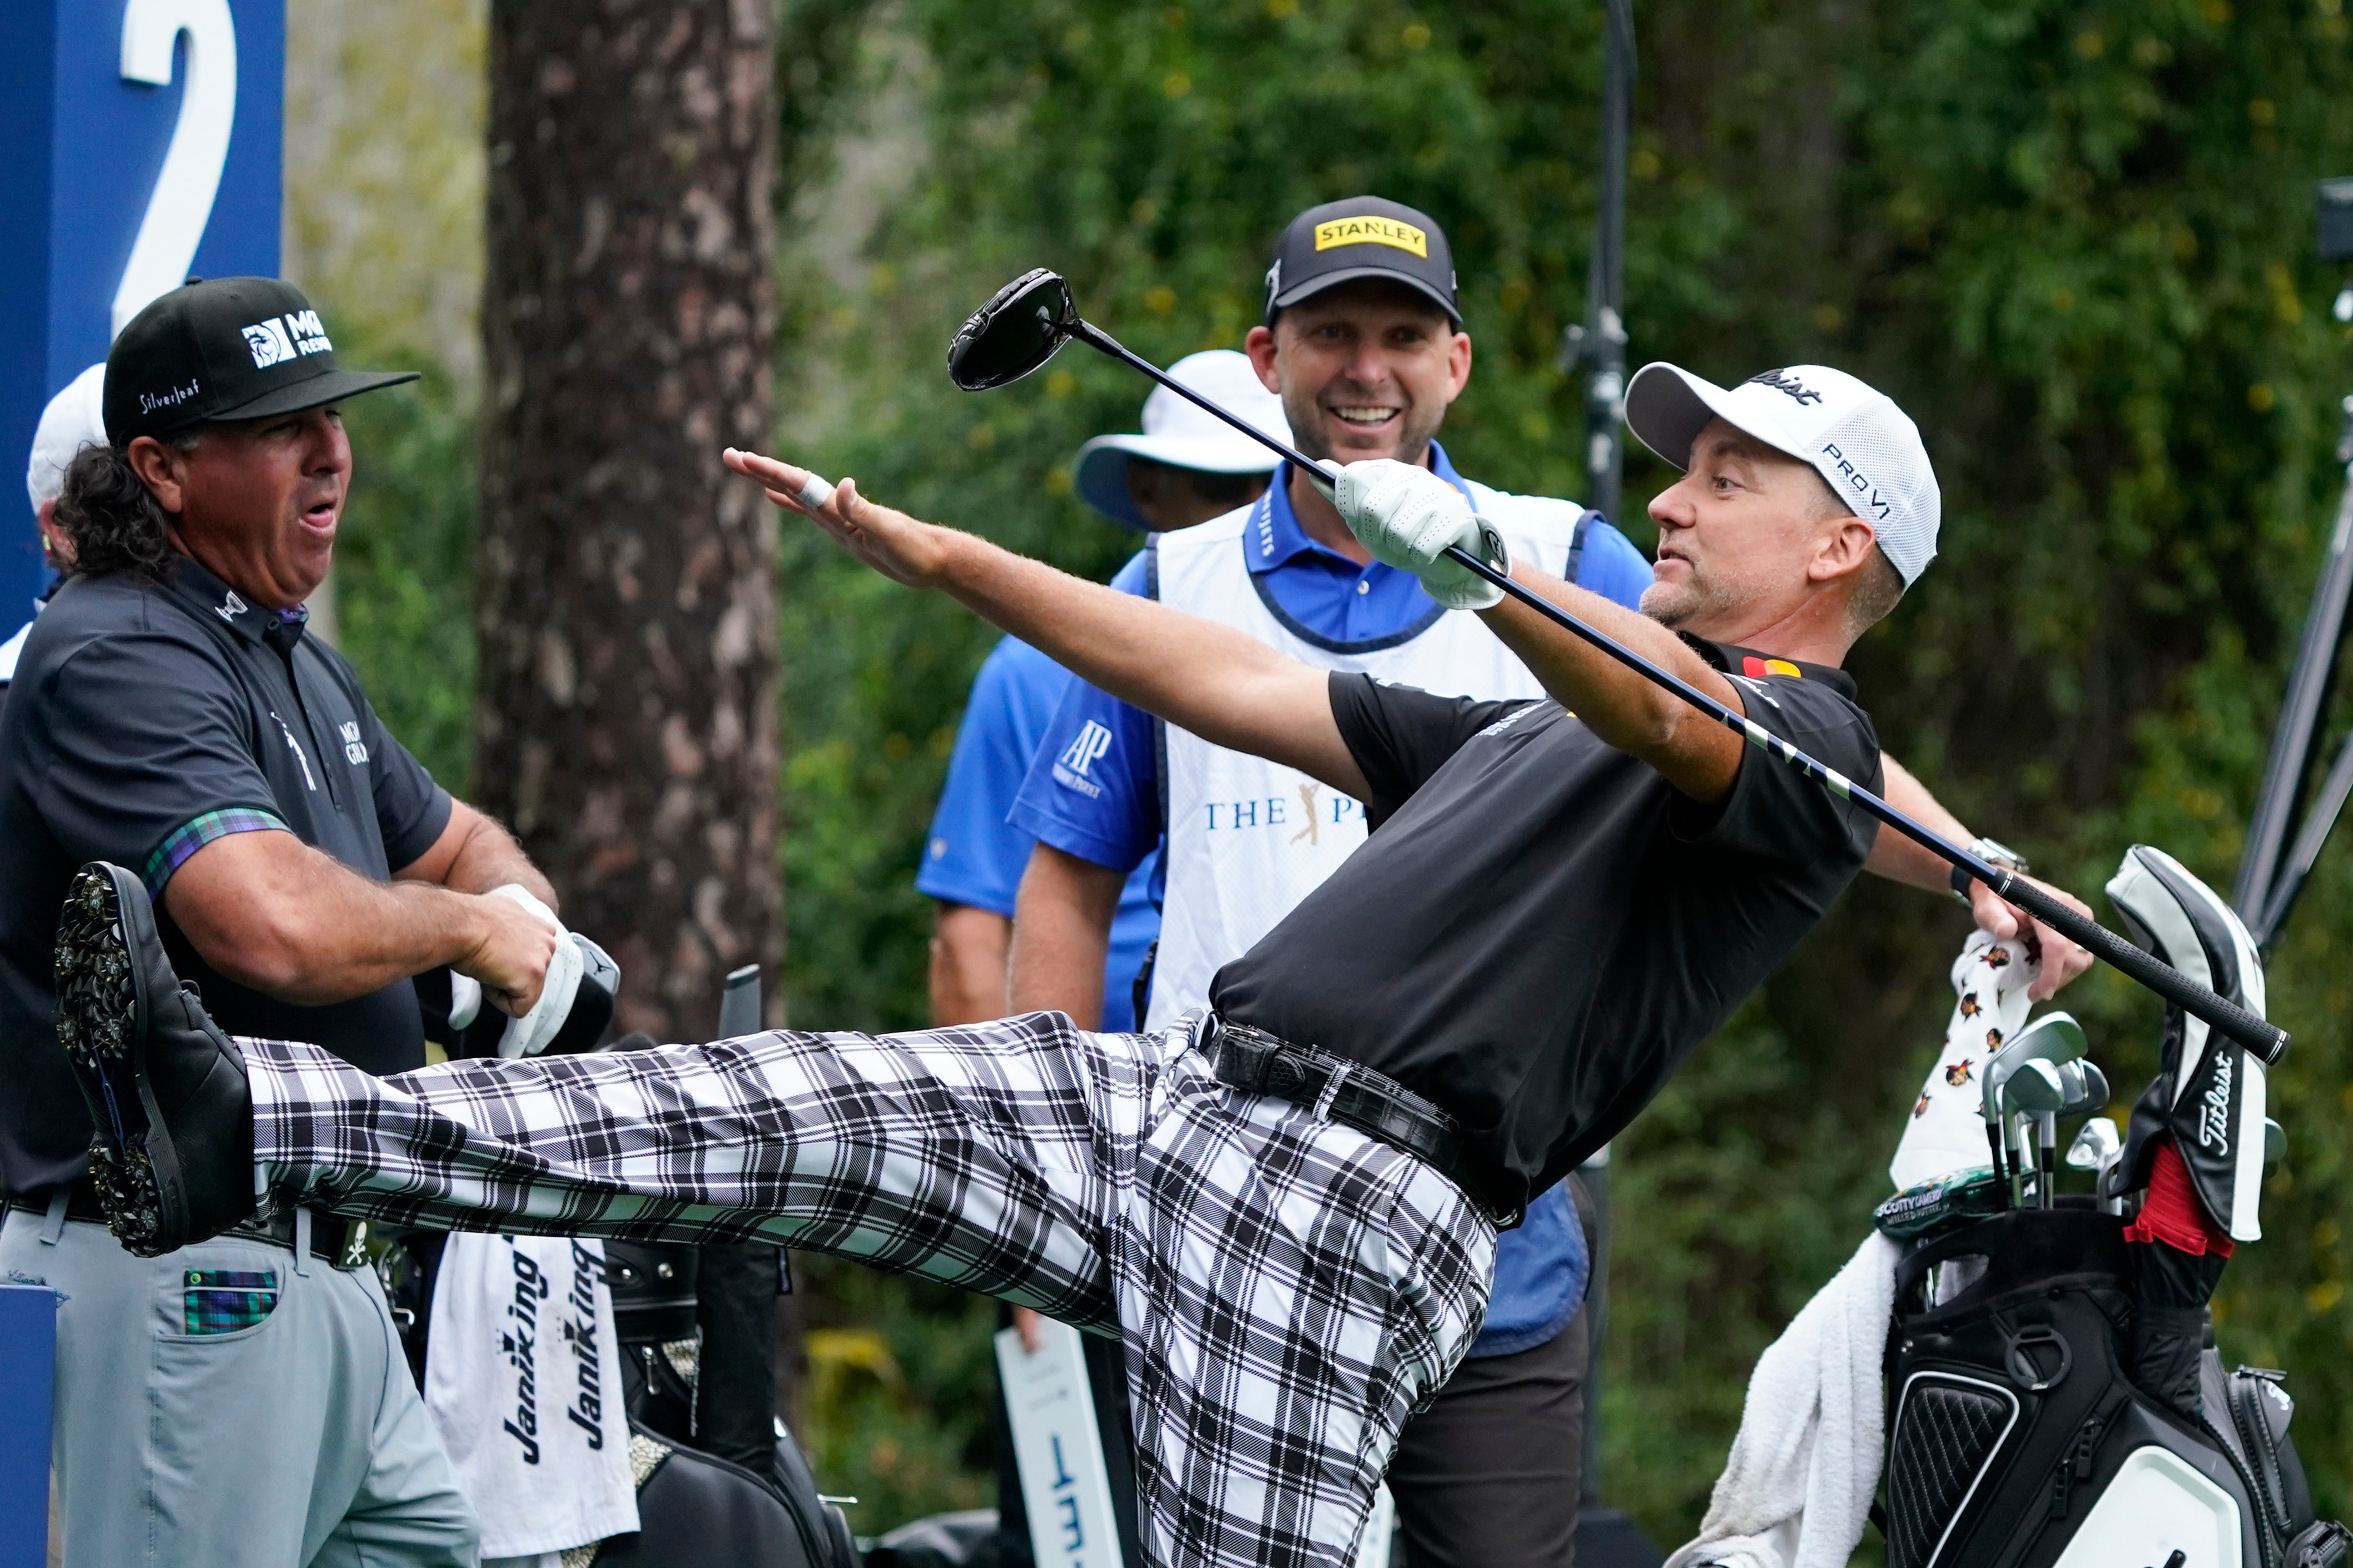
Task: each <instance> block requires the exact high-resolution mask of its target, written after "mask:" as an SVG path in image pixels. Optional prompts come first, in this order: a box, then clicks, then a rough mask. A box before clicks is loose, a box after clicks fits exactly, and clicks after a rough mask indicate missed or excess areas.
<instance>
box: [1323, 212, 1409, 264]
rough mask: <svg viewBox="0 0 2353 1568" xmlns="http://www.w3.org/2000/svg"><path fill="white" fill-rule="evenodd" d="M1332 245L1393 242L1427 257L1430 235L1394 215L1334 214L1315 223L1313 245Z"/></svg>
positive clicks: (1402, 248)
mask: <svg viewBox="0 0 2353 1568" xmlns="http://www.w3.org/2000/svg"><path fill="white" fill-rule="evenodd" d="M1335 245H1394V246H1396V247H1398V249H1399V250H1410V251H1412V252H1413V253H1414V254H1415V255H1416V256H1419V257H1420V258H1422V259H1423V260H1425V261H1427V260H1429V259H1430V236H1428V235H1426V234H1424V233H1422V232H1421V230H1419V229H1418V228H1416V227H1414V226H1413V225H1411V224H1409V223H1399V222H1398V220H1397V219H1395V218H1393V217H1335V218H1334V219H1333V220H1332V221H1331V222H1330V223H1319V224H1317V225H1316V226H1315V248H1316V249H1318V250H1329V249H1331V248H1332V247H1334V246H1335Z"/></svg>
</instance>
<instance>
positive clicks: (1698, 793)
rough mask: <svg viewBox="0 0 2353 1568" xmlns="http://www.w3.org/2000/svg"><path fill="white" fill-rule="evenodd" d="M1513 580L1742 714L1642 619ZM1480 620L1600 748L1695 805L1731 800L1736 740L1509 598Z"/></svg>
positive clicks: (1721, 681) (1590, 599)
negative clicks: (1659, 778) (1637, 763)
mask: <svg viewBox="0 0 2353 1568" xmlns="http://www.w3.org/2000/svg"><path fill="white" fill-rule="evenodd" d="M1512 579H1513V581H1514V582H1516V583H1519V584H1522V585H1524V586H1525V587H1529V588H1533V589H1535V591H1536V593H1537V594H1538V595H1541V596H1542V597H1544V598H1546V599H1549V600H1551V601H1552V602H1553V603H1554V604H1556V605H1559V606H1560V607H1561V608H1562V609H1564V610H1567V612H1568V613H1569V614H1571V615H1573V616H1576V617H1577V619H1578V620H1580V621H1583V622H1584V623H1585V624H1586V625H1587V626H1591V627H1593V628H1594V629H1595V630H1597V631H1601V632H1606V633H1608V634H1609V636H1610V637H1613V638H1615V639H1616V640H1617V641H1618V642H1619V643H1620V644H1622V645H1623V646H1625V647H1630V648H1632V649H1633V650H1634V651H1635V652H1636V653H1639V654H1641V656H1642V657H1643V658H1647V659H1649V660H1650V661H1651V663H1652V664H1655V665H1657V666H1659V667H1660V668H1662V669H1664V670H1666V671H1667V672H1668V673H1670V674H1672V675H1677V676H1681V677H1682V678H1683V679H1684V680H1686V681H1688V682H1690V683H1691V684H1692V685H1694V686H1696V687H1698V688H1699V689H1701V690H1702V691H1704V692H1705V693H1707V694H1708V695H1709V696H1710V697H1713V698H1715V700H1717V701H1719V702H1721V703H1723V704H1724V705H1725V707H1727V708H1730V709H1731V710H1733V711H1735V712H1736V713H1737V712H1746V707H1745V706H1744V705H1743V704H1742V702H1741V700H1740V690H1739V688H1738V687H1736V686H1735V685H1734V684H1733V683H1732V682H1731V681H1729V680H1726V679H1725V678H1724V677H1723V676H1722V675H1721V674H1719V673H1718V672H1717V670H1716V668H1715V666H1714V665H1711V664H1709V663H1708V662H1707V661H1706V660H1705V659H1704V658H1700V656H1699V655H1697V654H1695V653H1694V652H1693V651H1692V650H1691V648H1690V647H1688V646H1686V645H1685V644H1684V642H1683V639H1682V638H1681V637H1677V636H1675V634H1674V633H1672V632H1671V631H1669V630H1667V628H1666V627H1664V626H1661V625H1660V624H1659V623H1658V622H1656V621H1654V620H1652V619H1651V618H1650V617H1649V616H1644V615H1641V614H1639V613H1638V612H1636V611H1633V610H1630V609H1628V608H1626V607H1625V606H1624V605H1619V604H1616V603H1613V602H1612V601H1610V600H1609V599H1605V598H1603V597H1602V596H1601V595H1599V594H1596V593H1592V592H1589V591H1588V590H1587V589H1584V588H1579V587H1577V585H1576V584H1571V583H1564V582H1562V581H1561V580H1560V579H1559V578H1557V577H1554V576H1550V575H1547V574H1545V573H1542V572H1539V571H1537V570H1536V569H1535V568H1534V567H1532V566H1527V565H1524V564H1522V563H1518V562H1514V563H1513V565H1512ZM1479 614H1480V617H1481V618H1482V619H1483V620H1484V621H1485V622H1486V623H1487V625H1488V626H1489V627H1490V628H1491V629H1493V632H1494V634H1495V635H1496V636H1497V637H1501V638H1503V639H1504V646H1506V647H1509V648H1510V649H1511V650H1512V651H1513V652H1514V653H1515V654H1517V655H1518V656H1519V658H1520V662H1521V663H1523V664H1525V665H1526V666H1527V667H1528V668H1529V669H1530V670H1531V671H1533V672H1534V673H1535V678H1536V679H1538V680H1540V681H1542V682H1543V683H1544V689H1546V691H1548V692H1550V693H1552V695H1553V696H1554V697H1556V698H1557V699H1558V700H1559V701H1560V705H1561V706H1562V707H1564V708H1566V709H1567V710H1569V711H1570V712H1572V713H1575V714H1576V715H1577V717H1578V718H1579V719H1582V720H1584V721H1585V725H1586V728H1588V729H1589V730H1591V731H1593V732H1594V733H1595V734H1596V735H1599V737H1600V738H1601V739H1602V740H1604V741H1606V742H1609V744H1610V745H1612V746H1615V747H1616V748H1617V749H1618V750H1620V751H1621V752H1626V753H1627V754H1629V755H1630V756H1635V757H1639V758H1641V760H1642V761H1644V762H1646V763H1650V764H1651V766H1652V767H1654V768H1656V769H1658V770H1659V772H1660V773H1662V774H1664V775H1665V776H1666V780H1667V782H1668V783H1669V784H1673V785H1674V786H1675V788H1676V789H1678V790H1680V791H1682V792H1683V794H1684V795H1689V796H1690V797H1691V798H1692V799H1694V800H1696V801H1700V802H1702V803H1712V802H1715V801H1719V800H1722V799H1723V798H1724V797H1725V795H1726V794H1727V793H1729V792H1730V790H1731V788H1732V781H1733V780H1734V779H1736V778H1737V777H1739V775H1740V752H1741V748H1742V746H1743V744H1744V743H1745V742H1742V740H1741V738H1740V737H1739V736H1737V735H1736V734H1734V733H1733V732H1732V731H1730V730H1727V729H1725V727H1724V726H1723V725H1721V724H1719V723H1717V722H1716V721H1715V720H1713V719H1711V718H1709V717H1708V716H1707V715H1705V714H1704V713H1702V712H1701V711H1700V710H1698V709H1696V708H1694V707H1693V706H1692V705H1691V704H1690V703H1688V702H1685V701H1684V700H1683V699H1682V698H1680V697H1677V696H1674V695H1673V694H1672V693H1671V692H1668V691H1665V690H1662V689H1660V688H1659V687H1657V686H1655V685H1653V684H1652V683H1651V681H1650V680H1648V679H1645V678H1644V677H1642V676H1640V675H1637V674H1635V673H1634V672H1633V671H1632V670H1630V669H1629V668H1626V667H1625V666H1624V665H1622V664H1620V663H1619V662H1618V661H1617V660H1616V659H1614V658H1610V657H1609V655H1608V654H1606V653H1603V652H1602V651H1601V650H1600V649H1599V648H1597V647H1594V646H1593V645H1592V644H1591V643H1588V642H1586V641H1585V640H1584V639H1582V638H1580V637H1576V636H1574V635H1573V634H1571V633H1568V632H1565V631H1563V630H1561V629H1560V627H1558V626H1555V625H1553V623H1552V622H1550V621H1548V620H1546V618H1545V617H1544V616H1541V615H1539V614H1537V613H1536V612H1535V610H1532V609H1530V608H1529V607H1528V606H1527V605H1523V604H1521V603H1520V602H1519V601H1518V600H1517V599H1514V598H1509V597H1506V598H1505V599H1504V601H1503V602H1502V603H1501V604H1498V605H1495V606H1494V607H1493V608H1492V609H1486V610H1482V611H1480V612H1479Z"/></svg>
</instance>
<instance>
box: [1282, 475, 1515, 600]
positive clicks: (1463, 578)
mask: <svg viewBox="0 0 2353 1568" xmlns="http://www.w3.org/2000/svg"><path fill="white" fill-rule="evenodd" d="M1326 467H1327V468H1328V467H1330V465H1328V464H1327V465H1326ZM1337 478H1338V484H1337V486H1336V488H1335V490H1334V493H1333V497H1332V500H1333V501H1334V503H1335V505H1336V506H1338V508H1339V509H1340V516H1341V519H1342V520H1343V521H1345V522H1346V523H1347V525H1348V531H1349V532H1351V533H1353V534H1355V535H1356V542H1358V543H1359V544H1362V545H1363V546H1364V547H1365V548H1366V549H1367V550H1369V551H1371V552H1373V559H1374V560H1376V561H1385V562H1387V563H1388V564H1390V565H1392V566H1395V567H1397V568H1398V570H1400V571H1404V572H1410V573H1412V574H1414V575H1415V576H1417V577H1419V578H1420V579H1421V585H1422V588H1423V589H1424V590H1425V591H1426V592H1427V593H1428V594H1429V595H1430V597H1431V598H1433V599H1435V600H1437V601H1438V602H1439V603H1440V604H1441V605H1445V606H1446V607H1447V608H1448V609H1450V610H1483V609H1486V608H1487V607H1488V606H1489V605H1494V604H1497V603H1500V602H1501V601H1502V599H1503V597H1504V591H1503V590H1502V589H1501V588H1498V587H1496V586H1495V585H1494V584H1492V583H1489V582H1487V581H1486V580H1485V579H1484V578H1482V577H1478V576H1475V575H1473V574H1472V573H1471V572H1470V571H1469V570H1468V569H1467V568H1465V567H1463V566H1461V564H1459V563H1456V562H1452V561H1449V560H1447V559H1445V557H1444V554H1443V552H1444V551H1445V549H1446V547H1447V546H1449V545H1451V544H1459V545H1461V547H1462V548H1463V549H1465V550H1467V551H1469V552H1471V553H1472V554H1473V555H1476V556H1479V557H1481V558H1482V559H1483V560H1485V561H1486V562H1487V563H1489V564H1490V565H1492V566H1493V567H1495V568H1496V569H1497V570H1498V571H1503V572H1508V571H1510V570H1511V563H1510V561H1509V558H1508V557H1507V556H1506V554H1505V552H1504V541H1503V538H1502V536H1501V535H1499V534H1497V533H1496V532H1495V531H1494V530H1493V528H1492V527H1490V526H1488V525H1487V524H1486V523H1484V522H1482V521H1481V520H1480V517H1479V514H1478V513H1477V512H1474V511H1472V510H1471V503H1470V502H1469V501H1467V500H1463V499H1462V492H1461V491H1460V490H1458V489H1455V488H1454V487H1453V486H1452V485H1450V484H1448V483H1447V482H1446V481H1445V480H1444V479H1440V478H1439V477H1438V476H1437V475H1436V474H1433V473H1431V472H1430V470H1429V469H1428V468H1423V467H1421V466H1420V465H1419V463H1400V462H1397V461H1395V460H1394V459H1392V458H1373V459H1371V460H1370V461H1367V462H1362V463H1350V464H1348V465H1347V466H1346V467H1345V468H1339V469H1338V470H1337Z"/></svg>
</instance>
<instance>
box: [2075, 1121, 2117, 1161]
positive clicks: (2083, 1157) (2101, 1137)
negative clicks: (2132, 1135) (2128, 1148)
mask: <svg viewBox="0 0 2353 1568" xmlns="http://www.w3.org/2000/svg"><path fill="white" fill-rule="evenodd" d="M2124 1146H2125V1143H2124V1138H2123V1137H2122V1135H2120V1134H2119V1133H2118V1132H2117V1131H2116V1123H2115V1122H2114V1121H2110V1120H2109V1119H2108V1118H2106V1117H2105V1116H2094V1117H2093V1118H2092V1119H2091V1120H2090V1121H2086V1122H2084V1128H2083V1131H2080V1132H2078V1133H2076V1134H2075V1142H2073V1143H2071V1144H2069V1145H2068V1146H2067V1163H2069V1164H2070V1165H2073V1166H2074V1167H2075V1169H2077V1170H2079V1171H2096V1170H2098V1169H2100V1167H2102V1166H2103V1165H2105V1164H2106V1163H2108V1162H2109V1161H2110V1160H2112V1159H2114V1158H2115V1157H2116V1154H2117V1152H2119V1151H2120V1150H2122V1149H2123V1148H2124Z"/></svg>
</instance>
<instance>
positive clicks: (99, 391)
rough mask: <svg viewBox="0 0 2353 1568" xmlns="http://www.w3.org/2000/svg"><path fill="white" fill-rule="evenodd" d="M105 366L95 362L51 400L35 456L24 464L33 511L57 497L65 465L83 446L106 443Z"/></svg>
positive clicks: (35, 434)
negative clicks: (44, 502)
mask: <svg viewBox="0 0 2353 1568" xmlns="http://www.w3.org/2000/svg"><path fill="white" fill-rule="evenodd" d="M105 396H106V366H104V365H102V364H94V365H92V366H90V368H89V369H88V370H86V371H84V372H82V373H81V374H79V375H78V376H76V377H74V378H73V379H72V380H71V381H69V382H68V383H66V389H65V390H64V391H63V392H60V393H58V395H56V396H55V397H52V398H50V399H49V405H48V406H47V408H44V409H42V410H41V423H40V427H39V428H38V429H37V430H35V431H34V432H33V456H32V458H31V460H30V461H28V462H26V465H25V491H26V494H28V495H30V496H31V497H32V498H33V510H35V511H38V510H41V503H42V502H43V501H48V500H57V499H58V491H59V490H62V489H65V487H66V465H67V464H68V463H70V462H72V461H73V460H74V454H75V453H76V452H79V451H80V450H81V449H82V448H83V447H103V446H105V445H106V412H105V408H104V403H105Z"/></svg>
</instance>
